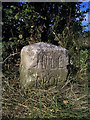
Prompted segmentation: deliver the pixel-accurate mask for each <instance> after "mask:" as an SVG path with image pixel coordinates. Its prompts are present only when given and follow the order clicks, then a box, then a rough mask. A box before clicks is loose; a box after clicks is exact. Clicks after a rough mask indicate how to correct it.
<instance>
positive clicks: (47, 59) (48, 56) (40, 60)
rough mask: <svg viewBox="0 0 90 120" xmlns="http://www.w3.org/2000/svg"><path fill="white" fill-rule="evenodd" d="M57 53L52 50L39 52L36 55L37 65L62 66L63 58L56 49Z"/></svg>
mask: <svg viewBox="0 0 90 120" xmlns="http://www.w3.org/2000/svg"><path fill="white" fill-rule="evenodd" d="M56 53H58V54H56V55H55V54H54V53H53V52H51V53H47V52H40V53H39V54H38V55H37V67H38V68H42V69H48V68H49V69H55V68H62V67H63V63H64V59H63V56H62V55H61V53H59V51H56Z"/></svg>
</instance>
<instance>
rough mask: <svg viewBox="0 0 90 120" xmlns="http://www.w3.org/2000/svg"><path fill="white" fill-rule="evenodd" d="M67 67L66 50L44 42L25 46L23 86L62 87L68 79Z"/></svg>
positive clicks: (22, 68) (22, 71)
mask: <svg viewBox="0 0 90 120" xmlns="http://www.w3.org/2000/svg"><path fill="white" fill-rule="evenodd" d="M32 53H33V54H32ZM67 65H68V55H67V50H66V49H65V48H62V47H58V46H55V45H52V44H47V43H43V42H42V43H35V44H32V45H28V46H25V47H23V49H22V50H21V64H20V81H21V86H22V87H28V86H39V87H40V85H41V86H43V85H46V86H48V85H59V84H60V85H61V84H63V82H64V81H65V80H66V77H67V73H68V70H67Z"/></svg>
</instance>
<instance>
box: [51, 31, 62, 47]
mask: <svg viewBox="0 0 90 120" xmlns="http://www.w3.org/2000/svg"><path fill="white" fill-rule="evenodd" d="M52 32H53V34H54V35H55V37H56V39H57V40H58V41H59V42H60V45H61V46H62V47H64V46H63V44H62V42H61V41H60V39H59V38H58V36H57V35H56V33H55V32H54V31H52Z"/></svg>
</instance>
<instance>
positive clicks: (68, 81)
mask: <svg viewBox="0 0 90 120" xmlns="http://www.w3.org/2000/svg"><path fill="white" fill-rule="evenodd" d="M69 77H70V74H69V76H68V79H67V81H66V83H65V85H64V86H63V87H62V88H61V89H63V88H64V87H65V86H66V85H67V84H68V83H70V81H71V80H69Z"/></svg>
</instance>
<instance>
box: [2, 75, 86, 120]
mask: <svg viewBox="0 0 90 120" xmlns="http://www.w3.org/2000/svg"><path fill="white" fill-rule="evenodd" d="M2 81H3V87H2V88H3V95H2V115H3V117H8V118H15V119H16V118H38V117H39V118H70V117H71V118H83V117H85V118H88V99H87V98H88V94H87V89H86V85H85V83H84V84H79V83H72V82H71V80H70V78H69V79H68V81H67V82H66V83H65V84H64V85H63V87H62V88H60V87H59V86H58V87H57V86H54V87H53V86H52V87H50V88H48V89H37V88H32V89H28V90H22V89H21V87H20V86H19V79H18V78H15V79H13V80H9V78H6V77H3V80H2Z"/></svg>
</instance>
